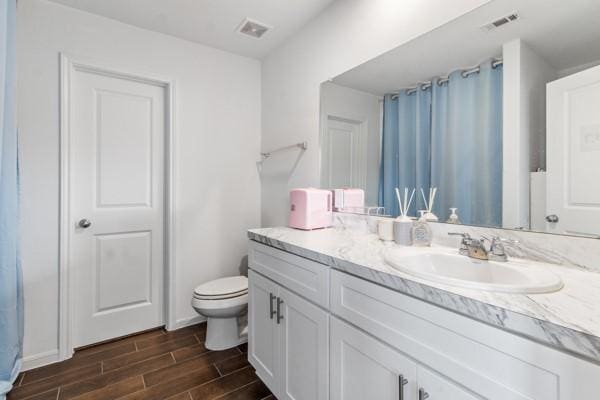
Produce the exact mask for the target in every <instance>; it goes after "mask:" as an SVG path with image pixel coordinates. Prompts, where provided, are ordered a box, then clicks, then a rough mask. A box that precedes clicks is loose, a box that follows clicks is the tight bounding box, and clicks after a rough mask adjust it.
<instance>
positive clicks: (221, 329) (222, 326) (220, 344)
mask: <svg viewBox="0 0 600 400" xmlns="http://www.w3.org/2000/svg"><path fill="white" fill-rule="evenodd" d="M244 331H245V330H244ZM246 342H248V335H247V334H242V335H240V329H239V325H238V317H232V318H210V317H209V318H208V321H207V327H206V341H205V343H204V346H205V347H206V348H207V349H209V350H226V349H230V348H232V347H235V346H238V345H240V344H243V343H246Z"/></svg>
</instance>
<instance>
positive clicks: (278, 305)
mask: <svg viewBox="0 0 600 400" xmlns="http://www.w3.org/2000/svg"><path fill="white" fill-rule="evenodd" d="M282 304H283V300H281V298H279V297H278V298H277V325H279V323H280V322H281V320H282V319H283V315H281V305H282Z"/></svg>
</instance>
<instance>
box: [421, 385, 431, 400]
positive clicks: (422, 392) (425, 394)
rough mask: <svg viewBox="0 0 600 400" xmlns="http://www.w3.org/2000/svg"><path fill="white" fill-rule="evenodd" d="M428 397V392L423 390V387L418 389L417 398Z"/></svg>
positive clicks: (423, 398)
mask: <svg viewBox="0 0 600 400" xmlns="http://www.w3.org/2000/svg"><path fill="white" fill-rule="evenodd" d="M428 398H429V393H427V392H426V391H425V389H423V388H420V389H419V400H425V399H428Z"/></svg>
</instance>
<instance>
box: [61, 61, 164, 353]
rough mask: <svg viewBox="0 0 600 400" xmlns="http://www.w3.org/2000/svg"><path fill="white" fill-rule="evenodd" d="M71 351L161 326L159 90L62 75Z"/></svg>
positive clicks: (116, 79)
mask: <svg viewBox="0 0 600 400" xmlns="http://www.w3.org/2000/svg"><path fill="white" fill-rule="evenodd" d="M69 87H70V91H69V98H68V110H69V111H68V124H69V129H68V131H69V143H70V145H69V157H68V159H69V167H68V174H69V182H70V184H69V194H68V196H69V215H68V216H67V217H68V218H69V227H70V232H69V262H68V267H69V270H70V273H71V274H72V280H71V287H70V290H71V291H70V293H71V296H72V298H71V299H70V302H71V307H72V311H73V313H72V321H71V324H72V335H73V336H72V345H73V347H78V346H84V345H88V344H91V343H96V342H99V341H103V340H107V339H111V338H115V337H119V336H123V335H127V334H131V333H134V332H139V331H142V330H146V329H150V328H154V327H157V326H161V325H163V322H164V321H163V319H164V310H163V275H164V267H163V266H164V259H163V258H164V257H163V256H164V254H163V252H164V243H163V236H164V234H163V223H164V203H165V202H164V190H163V188H164V172H165V167H164V160H165V157H164V149H165V145H164V143H165V132H166V125H165V122H166V118H165V114H166V112H165V106H166V104H167V101H166V94H167V89H166V88H165V87H163V86H160V85H155V84H152V83H150V81H148V82H145V81H143V80H141V79H129V78H127V77H124V76H120V75H111V74H110V73H106V72H98V71H94V70H92V69H77V68H75V67H74V68H72V69H71V71H70V74H69Z"/></svg>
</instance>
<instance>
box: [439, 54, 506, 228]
mask: <svg viewBox="0 0 600 400" xmlns="http://www.w3.org/2000/svg"><path fill="white" fill-rule="evenodd" d="M431 119H432V123H431V185H432V186H435V187H437V188H438V194H437V197H436V202H435V205H434V210H433V211H434V213H435V214H436V215H437V216H438V217H439V218H440V220H441V221H445V220H446V219H447V218H448V216H449V214H450V211H449V208H450V207H456V208H458V214H459V217H460V219H461V222H462V223H464V224H473V225H488V226H501V225H502V67H501V66H498V67H496V68H492V65H491V62H488V63H484V64H483V65H481V67H480V72H479V73H476V74H471V75H469V76H467V77H466V78H465V77H463V76H462V75H461V72H460V71H457V72H454V73H452V74H451V75H450V80H449V81H448V82H447V83H444V84H442V85H438V84H437V82H434V84H433V98H432V117H431Z"/></svg>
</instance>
